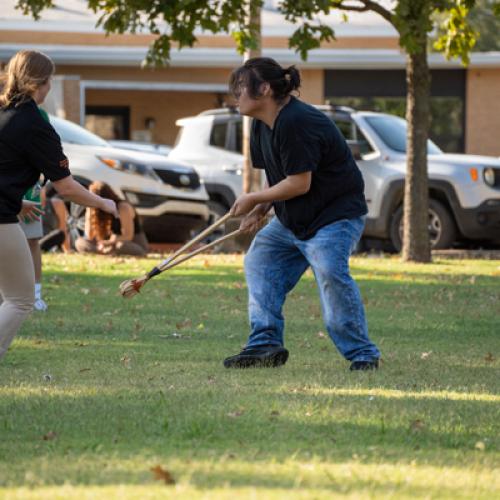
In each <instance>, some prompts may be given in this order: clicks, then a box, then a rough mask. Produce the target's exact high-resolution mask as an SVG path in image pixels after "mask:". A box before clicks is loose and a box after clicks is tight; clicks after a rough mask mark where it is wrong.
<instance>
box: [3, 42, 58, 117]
mask: <svg viewBox="0 0 500 500" xmlns="http://www.w3.org/2000/svg"><path fill="white" fill-rule="evenodd" d="M54 71H55V66H54V63H53V62H52V60H51V59H50V57H48V56H46V55H45V54H43V53H42V52H38V51H36V50H21V51H19V52H18V53H17V54H16V55H15V56H13V57H12V59H11V60H10V61H9V63H8V64H7V67H6V69H5V72H4V73H3V74H2V75H0V86H1V87H2V89H1V92H0V107H5V106H10V105H11V104H15V105H16V106H18V105H19V104H22V103H23V102H26V101H27V100H28V99H30V98H31V96H32V95H33V93H34V92H35V91H36V90H37V89H38V88H39V87H40V86H42V85H44V84H45V83H47V81H48V80H49V78H50V77H51V76H52V75H53V74H54Z"/></svg>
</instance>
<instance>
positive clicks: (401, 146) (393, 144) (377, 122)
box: [364, 115, 442, 155]
mask: <svg viewBox="0 0 500 500" xmlns="http://www.w3.org/2000/svg"><path fill="white" fill-rule="evenodd" d="M364 118H365V120H366V121H367V122H368V124H369V125H370V126H371V127H372V128H373V129H374V130H375V132H376V133H377V135H378V136H379V137H380V138H381V139H382V141H384V142H385V144H386V146H387V147H388V148H390V149H392V150H393V151H397V152H398V153H406V128H407V125H406V121H405V120H403V119H402V118H398V117H397V116H388V115H370V116H365V117H364ZM427 153H428V154H431V155H437V154H441V153H442V151H441V150H440V149H439V148H438V146H436V144H434V143H433V142H432V141H431V140H430V139H429V140H428V141H427Z"/></svg>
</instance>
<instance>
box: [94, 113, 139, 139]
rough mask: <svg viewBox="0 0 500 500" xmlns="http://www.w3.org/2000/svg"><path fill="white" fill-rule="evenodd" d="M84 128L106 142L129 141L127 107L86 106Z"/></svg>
mask: <svg viewBox="0 0 500 500" xmlns="http://www.w3.org/2000/svg"><path fill="white" fill-rule="evenodd" d="M85 128H86V129H87V130H90V131H91V132H93V133H94V134H96V135H98V136H99V137H102V138H103V139H106V140H114V139H117V140H120V139H122V140H129V139H130V108H129V107H128V106H86V108H85Z"/></svg>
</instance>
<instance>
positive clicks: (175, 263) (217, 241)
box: [162, 229, 241, 272]
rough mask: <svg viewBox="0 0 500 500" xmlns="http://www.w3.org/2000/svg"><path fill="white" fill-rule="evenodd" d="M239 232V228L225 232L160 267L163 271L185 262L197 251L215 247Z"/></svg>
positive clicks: (197, 252) (196, 253) (200, 251)
mask: <svg viewBox="0 0 500 500" xmlns="http://www.w3.org/2000/svg"><path fill="white" fill-rule="evenodd" d="M240 233H241V230H240V229H236V231H233V232H232V233H229V234H226V235H224V236H222V237H220V238H219V239H217V240H214V241H212V242H211V243H207V244H206V245H203V246H202V247H200V248H198V249H196V250H194V251H193V252H191V253H188V254H187V255H184V256H182V257H181V258H180V259H177V260H176V261H175V262H170V264H168V265H167V266H165V267H163V268H162V272H163V271H167V270H168V269H172V268H173V267H175V266H177V265H179V264H181V263H182V262H186V260H189V259H190V258H191V257H194V256H195V255H198V254H199V253H202V252H205V251H206V250H208V249H209V248H212V247H215V246H216V245H219V244H220V243H222V242H224V241H226V240H229V239H230V238H234V237H235V236H237V235H238V234H240Z"/></svg>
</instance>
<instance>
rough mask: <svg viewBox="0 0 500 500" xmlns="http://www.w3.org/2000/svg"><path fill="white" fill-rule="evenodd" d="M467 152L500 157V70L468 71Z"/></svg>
mask: <svg viewBox="0 0 500 500" xmlns="http://www.w3.org/2000/svg"><path fill="white" fill-rule="evenodd" d="M465 151H466V153H469V154H481V155H492V156H500V69H472V70H469V71H468V72H467V90H466V135H465Z"/></svg>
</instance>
